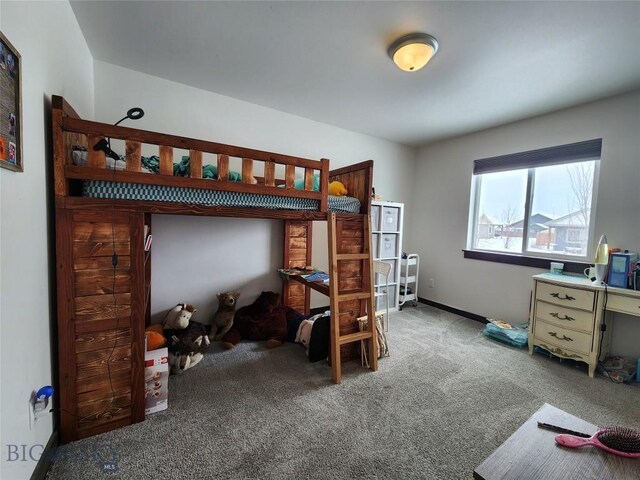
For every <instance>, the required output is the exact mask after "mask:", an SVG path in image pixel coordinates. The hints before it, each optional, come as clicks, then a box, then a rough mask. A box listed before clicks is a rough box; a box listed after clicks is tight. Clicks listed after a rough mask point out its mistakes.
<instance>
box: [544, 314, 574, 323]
mask: <svg viewBox="0 0 640 480" xmlns="http://www.w3.org/2000/svg"><path fill="white" fill-rule="evenodd" d="M549 315H551V316H552V317H553V318H557V319H558V320H569V321H570V322H572V321H574V320H575V318H573V317H570V316H569V315H566V314H565V316H564V318H562V317H561V316H560V314H559V313H556V312H551V313H550V314H549Z"/></svg>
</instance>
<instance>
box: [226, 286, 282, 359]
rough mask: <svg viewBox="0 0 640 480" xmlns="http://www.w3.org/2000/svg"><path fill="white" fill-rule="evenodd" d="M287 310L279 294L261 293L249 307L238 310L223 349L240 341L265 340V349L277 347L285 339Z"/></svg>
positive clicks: (231, 346)
mask: <svg viewBox="0 0 640 480" xmlns="http://www.w3.org/2000/svg"><path fill="white" fill-rule="evenodd" d="M287 310H288V307H285V306H283V305H280V295H279V294H277V293H275V292H262V293H261V294H260V296H259V297H258V298H257V300H256V301H255V302H253V303H252V304H251V305H247V306H246V307H242V308H239V309H238V311H237V312H236V314H235V318H234V321H233V326H232V327H231V329H230V330H229V332H228V333H227V335H226V336H225V337H224V339H223V342H224V343H223V347H224V348H227V349H229V348H233V347H235V346H236V344H237V343H238V342H239V341H240V340H242V339H246V340H254V341H255V340H266V341H267V348H275V347H279V346H280V345H282V343H283V342H284V341H285V340H286V339H287Z"/></svg>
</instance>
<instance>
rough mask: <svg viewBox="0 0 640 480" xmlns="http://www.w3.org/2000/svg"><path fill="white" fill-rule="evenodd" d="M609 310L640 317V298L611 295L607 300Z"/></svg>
mask: <svg viewBox="0 0 640 480" xmlns="http://www.w3.org/2000/svg"><path fill="white" fill-rule="evenodd" d="M607 310H613V311H615V312H621V313H628V314H629V315H640V297H638V298H634V297H625V296H623V295H617V294H611V293H610V294H609V296H608V298H607Z"/></svg>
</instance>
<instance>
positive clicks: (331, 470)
mask: <svg viewBox="0 0 640 480" xmlns="http://www.w3.org/2000/svg"><path fill="white" fill-rule="evenodd" d="M482 327H483V325H482V324H480V323H477V322H474V321H472V320H468V319H466V318H462V317H458V316H456V315H453V314H450V313H446V312H442V311H440V310H437V309H434V308H431V307H427V306H419V307H418V308H406V309H405V310H403V311H402V312H398V313H395V314H392V316H391V324H390V329H389V330H390V331H389V344H390V349H391V357H389V358H384V359H382V360H381V361H380V363H379V370H378V372H375V373H372V372H370V371H368V370H366V369H362V368H361V367H360V366H359V364H357V363H356V362H351V363H350V364H347V365H345V367H344V376H343V383H342V384H341V385H333V384H332V383H331V380H330V377H331V372H330V369H329V367H328V366H327V365H326V363H324V362H318V363H315V364H312V363H309V362H308V361H307V359H306V358H305V354H304V349H303V348H302V347H301V346H299V345H296V344H286V345H284V346H283V347H280V348H278V349H275V350H267V349H266V348H264V346H263V344H261V343H246V342H243V343H241V344H240V345H239V346H238V347H236V348H235V349H234V350H230V351H222V350H221V349H220V347H218V346H215V347H214V348H213V351H210V352H208V353H207V355H206V356H205V359H204V360H203V362H202V363H201V364H200V365H198V366H197V367H195V368H194V369H193V370H190V371H187V372H186V373H185V374H183V375H181V376H176V377H172V378H171V382H170V385H169V388H170V397H169V402H170V403H169V409H168V410H166V411H164V412H161V413H157V414H154V415H151V416H149V418H148V419H147V420H146V421H145V422H142V423H139V424H137V425H133V426H130V427H126V428H122V429H119V430H116V431H112V432H108V433H106V434H103V435H99V436H96V437H92V438H89V439H86V440H82V441H78V442H74V443H72V444H69V445H67V446H65V447H62V448H61V449H60V450H59V451H58V452H57V457H58V460H57V461H56V462H55V463H54V465H53V468H52V470H51V471H50V473H49V477H48V478H50V479H64V480H73V479H86V478H102V476H103V475H106V476H108V477H110V478H127V479H129V478H135V479H214V478H215V479H218V478H220V479H224V478H234V479H235V478H242V479H244V478H247V479H249V478H260V479H281V478H287V479H288V478H295V479H303V478H318V479H349V478H380V479H382V478H425V479H447V480H449V479H457V478H464V479H469V478H471V477H472V472H473V469H474V468H475V467H476V466H477V465H478V464H480V463H481V462H482V461H483V460H484V458H485V457H486V456H488V455H489V454H490V453H491V452H492V451H493V450H494V449H495V448H496V447H497V446H499V445H500V444H501V443H502V442H504V441H505V440H506V439H507V438H508V437H509V435H511V433H513V432H514V431H515V430H516V429H517V428H518V427H519V426H520V425H521V424H522V423H523V422H524V421H525V420H526V419H527V418H528V417H529V416H531V414H533V413H534V412H535V411H536V410H537V409H538V408H539V407H540V406H541V405H542V404H543V403H545V402H547V403H550V404H552V405H555V406H556V407H558V408H561V409H563V410H565V411H567V412H569V413H571V414H573V415H576V416H578V417H581V418H583V419H585V420H587V421H589V422H591V423H594V424H596V425H611V424H616V425H617V424H620V425H629V426H634V427H636V428H637V427H638V426H640V414H639V413H638V412H639V410H638V408H639V404H638V398H639V394H640V385H638V384H633V385H621V384H614V383H612V382H611V381H610V380H607V379H605V378H603V377H597V378H595V379H590V378H589V377H588V376H587V374H586V366H585V368H582V367H578V366H576V364H571V363H568V362H562V363H561V362H559V361H558V360H557V359H550V358H547V357H545V356H543V355H539V354H537V355H534V356H533V357H530V356H529V355H528V354H527V351H526V349H516V348H512V347H508V346H505V345H503V344H501V343H498V342H496V341H493V340H490V339H487V338H486V337H484V336H483V335H482V333H481V331H482ZM105 462H106V463H107V466H113V467H115V469H116V470H115V471H113V472H111V473H108V474H105V473H104V472H103V464H104V463H105Z"/></svg>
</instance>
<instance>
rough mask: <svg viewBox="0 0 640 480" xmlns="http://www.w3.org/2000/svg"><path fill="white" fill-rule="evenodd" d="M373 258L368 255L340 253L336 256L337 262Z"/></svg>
mask: <svg viewBox="0 0 640 480" xmlns="http://www.w3.org/2000/svg"><path fill="white" fill-rule="evenodd" d="M368 258H371V255H369V254H368V253H339V254H336V260H338V261H341V260H367V259H368Z"/></svg>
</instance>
